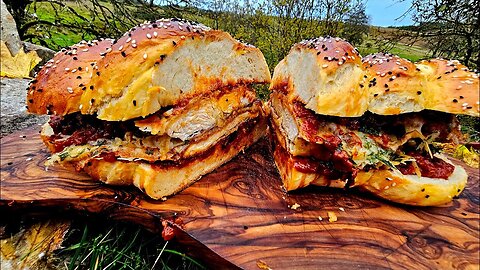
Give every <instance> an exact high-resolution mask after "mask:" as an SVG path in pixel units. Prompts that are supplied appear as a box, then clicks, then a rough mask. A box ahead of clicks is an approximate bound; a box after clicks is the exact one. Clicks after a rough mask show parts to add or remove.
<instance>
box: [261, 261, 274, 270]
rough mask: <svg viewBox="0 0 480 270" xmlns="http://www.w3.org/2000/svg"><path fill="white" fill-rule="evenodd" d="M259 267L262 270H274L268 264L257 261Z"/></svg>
mask: <svg viewBox="0 0 480 270" xmlns="http://www.w3.org/2000/svg"><path fill="white" fill-rule="evenodd" d="M257 267H258V268H260V269H262V270H272V268H270V266H268V264H267V263H266V262H264V261H261V260H258V261H257Z"/></svg>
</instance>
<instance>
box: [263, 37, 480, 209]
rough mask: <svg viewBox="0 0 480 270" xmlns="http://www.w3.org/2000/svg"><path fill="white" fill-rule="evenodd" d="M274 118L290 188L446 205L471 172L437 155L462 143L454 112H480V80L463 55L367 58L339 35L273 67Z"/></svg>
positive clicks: (277, 149)
mask: <svg viewBox="0 0 480 270" xmlns="http://www.w3.org/2000/svg"><path fill="white" fill-rule="evenodd" d="M270 89H271V90H272V93H271V96H270V101H269V106H270V108H271V109H270V124H271V127H272V139H273V147H274V160H275V163H276V165H277V168H278V170H279V173H280V176H281V178H282V181H283V185H284V187H285V189H286V190H287V191H291V190H296V189H299V188H303V187H306V186H309V185H317V186H329V187H337V188H354V187H357V188H359V189H361V190H364V191H368V192H371V193H373V194H375V195H376V196H379V197H381V198H384V199H386V200H390V201H393V202H396V203H402V204H409V205H420V206H431V205H441V204H444V203H447V202H449V201H451V200H452V199H453V198H455V197H456V196H458V195H459V194H460V193H461V192H462V190H463V189H464V187H465V184H466V181H467V178H468V176H467V174H466V172H465V170H464V169H463V168H462V167H460V166H458V165H455V164H453V163H452V162H451V161H449V160H448V158H447V157H446V156H444V155H442V154H441V153H440V152H439V150H440V149H439V143H443V142H454V143H458V142H461V140H462V134H461V132H460V126H459V122H458V120H457V118H456V114H466V115H471V116H474V117H478V116H479V90H478V89H479V79H478V74H476V73H474V72H471V71H469V70H468V68H467V67H465V66H464V65H462V64H460V63H459V62H458V61H449V60H443V59H433V60H426V61H422V62H419V63H417V64H414V63H412V62H410V61H408V60H406V59H402V58H400V57H398V56H395V55H390V54H383V53H379V54H373V55H369V56H367V57H365V58H363V59H362V57H361V56H360V54H359V52H358V51H357V50H356V49H355V48H354V47H353V46H352V45H350V44H349V43H348V42H346V41H345V40H342V39H340V38H331V37H327V38H317V39H312V40H305V41H302V42H300V43H298V44H295V45H294V46H293V47H292V49H291V50H290V52H289V54H288V55H287V56H286V57H285V58H284V59H283V60H282V61H281V62H280V63H279V64H278V65H277V66H276V67H275V70H274V74H273V77H272V83H271V86H270Z"/></svg>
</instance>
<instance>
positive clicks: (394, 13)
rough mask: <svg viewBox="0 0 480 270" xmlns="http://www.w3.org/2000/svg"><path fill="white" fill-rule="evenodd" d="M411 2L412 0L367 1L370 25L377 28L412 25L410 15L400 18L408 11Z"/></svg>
mask: <svg viewBox="0 0 480 270" xmlns="http://www.w3.org/2000/svg"><path fill="white" fill-rule="evenodd" d="M411 2H412V1H411V0H404V1H401V2H400V0H367V10H366V11H367V14H368V15H370V24H371V25H375V26H404V25H412V24H413V22H412V19H411V17H410V15H407V16H406V17H404V18H399V17H401V16H402V15H403V14H404V13H405V11H407V10H408V8H409V7H410V4H411ZM397 18H399V19H397ZM396 19H397V20H396Z"/></svg>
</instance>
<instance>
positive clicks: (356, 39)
mask: <svg viewBox="0 0 480 270" xmlns="http://www.w3.org/2000/svg"><path fill="white" fill-rule="evenodd" d="M369 24H370V17H369V16H368V15H367V14H366V12H365V3H363V2H357V4H356V5H355V6H354V7H353V8H352V9H351V10H350V11H349V12H348V13H347V18H346V19H345V25H344V27H343V31H342V37H344V38H345V39H347V40H348V41H350V42H351V43H352V44H357V45H358V44H362V42H363V38H364V36H365V35H367V34H368V33H369V30H370V26H369Z"/></svg>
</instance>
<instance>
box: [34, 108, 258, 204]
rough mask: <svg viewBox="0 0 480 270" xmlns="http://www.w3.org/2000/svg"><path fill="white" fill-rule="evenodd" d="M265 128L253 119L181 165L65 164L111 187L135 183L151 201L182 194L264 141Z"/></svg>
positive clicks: (90, 160)
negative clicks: (256, 143) (204, 177)
mask: <svg viewBox="0 0 480 270" xmlns="http://www.w3.org/2000/svg"><path fill="white" fill-rule="evenodd" d="M265 129H266V119H265V118H264V117H259V118H257V119H255V120H250V121H249V122H246V123H244V124H242V125H240V127H239V128H238V130H237V131H235V132H234V133H232V134H231V135H230V136H229V137H227V138H225V139H224V140H221V141H219V142H218V143H217V144H215V145H214V146H213V147H212V148H210V149H209V150H207V151H206V152H204V153H202V154H201V155H198V156H196V157H192V158H189V159H186V160H180V161H178V162H172V161H166V162H161V161H160V162H155V163H144V162H141V161H123V160H122V161H119V160H115V161H106V160H103V159H97V158H88V159H82V160H76V161H69V162H63V163H64V164H63V165H73V166H74V167H75V169H77V170H79V171H80V170H83V171H85V172H86V173H87V174H89V175H90V176H91V177H92V178H93V179H96V180H100V181H102V182H104V183H106V184H109V185H132V184H133V185H135V186H136V187H138V188H139V189H140V190H142V191H143V192H144V193H146V194H147V195H148V196H150V197H151V198H153V199H161V198H164V197H166V196H170V195H173V194H175V193H177V192H180V191H181V190H183V189H185V188H186V187H188V186H189V185H191V184H193V183H194V182H195V181H197V180H199V179H200V178H201V177H202V176H203V175H205V174H208V173H210V172H212V171H213V170H215V169H216V168H218V167H220V166H221V165H223V164H224V163H226V162H228V161H229V160H231V159H232V158H233V157H235V156H236V155H237V154H239V153H240V152H241V151H243V150H244V149H245V148H247V147H249V146H250V145H252V144H253V143H255V142H256V141H257V140H258V139H260V138H261V137H262V136H263V135H264V134H265ZM42 137H43V138H44V139H45V138H46V136H42ZM47 146H49V145H48V144H47ZM49 148H50V147H49Z"/></svg>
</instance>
